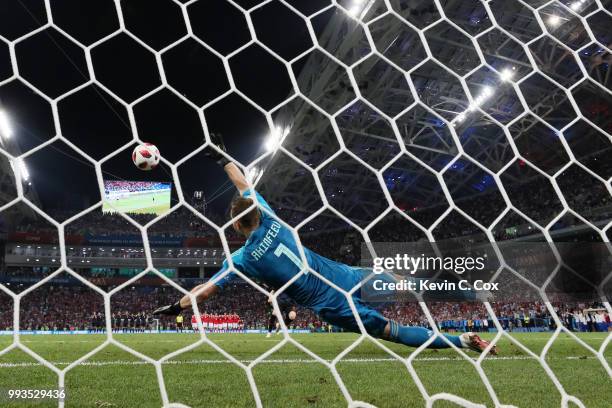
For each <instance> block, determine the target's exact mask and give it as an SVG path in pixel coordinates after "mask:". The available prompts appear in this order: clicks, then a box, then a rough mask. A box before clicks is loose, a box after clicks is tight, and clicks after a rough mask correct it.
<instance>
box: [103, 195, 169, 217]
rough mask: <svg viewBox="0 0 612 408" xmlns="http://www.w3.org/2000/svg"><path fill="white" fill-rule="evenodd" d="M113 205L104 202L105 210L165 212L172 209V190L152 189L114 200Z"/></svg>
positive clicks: (141, 212) (148, 212)
mask: <svg viewBox="0 0 612 408" xmlns="http://www.w3.org/2000/svg"><path fill="white" fill-rule="evenodd" d="M111 203H112V205H113V206H112V207H111V206H110V205H109V204H107V203H106V202H104V204H103V205H102V210H103V211H105V212H115V211H118V212H122V213H133V214H134V213H135V214H163V213H165V212H166V211H168V210H169V209H170V190H163V191H151V192H149V193H147V194H138V195H134V196H132V197H126V198H122V199H120V200H112V201H111Z"/></svg>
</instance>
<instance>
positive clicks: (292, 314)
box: [288, 310, 297, 320]
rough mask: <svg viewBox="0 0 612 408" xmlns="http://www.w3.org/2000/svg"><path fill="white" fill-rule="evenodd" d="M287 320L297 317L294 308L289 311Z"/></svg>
mask: <svg viewBox="0 0 612 408" xmlns="http://www.w3.org/2000/svg"><path fill="white" fill-rule="evenodd" d="M288 317H289V320H295V318H296V317H297V314H296V313H295V311H294V310H292V311H290V312H289V316H288Z"/></svg>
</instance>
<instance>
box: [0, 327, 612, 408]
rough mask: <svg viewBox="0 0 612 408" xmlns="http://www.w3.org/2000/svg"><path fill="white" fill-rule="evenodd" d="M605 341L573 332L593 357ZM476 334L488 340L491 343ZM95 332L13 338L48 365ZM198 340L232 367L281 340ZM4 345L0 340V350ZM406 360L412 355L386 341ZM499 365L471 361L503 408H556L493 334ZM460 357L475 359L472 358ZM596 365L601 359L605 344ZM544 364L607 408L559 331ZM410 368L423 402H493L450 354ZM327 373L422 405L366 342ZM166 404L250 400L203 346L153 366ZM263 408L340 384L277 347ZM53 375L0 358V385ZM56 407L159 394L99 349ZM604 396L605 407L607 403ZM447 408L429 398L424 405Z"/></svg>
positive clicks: (319, 338)
mask: <svg viewBox="0 0 612 408" xmlns="http://www.w3.org/2000/svg"><path fill="white" fill-rule="evenodd" d="M551 335H552V334H551V333H514V334H513V336H515V338H516V339H518V340H519V341H521V342H522V344H524V345H526V346H527V347H528V348H529V349H530V350H532V351H533V352H535V353H536V354H539V353H540V352H541V351H542V349H543V348H544V346H545V345H546V343H547V341H548V340H549V339H550V336H551ZM607 335H608V333H583V334H579V336H580V337H581V338H582V339H583V340H584V341H585V342H586V343H587V344H589V345H590V346H591V347H593V348H595V349H598V348H599V347H601V345H602V344H603V342H604V340H605V338H606V336H607ZM484 337H488V338H491V337H492V336H491V335H485V336H484ZM105 338H106V337H105V336H104V335H66V336H60V335H55V336H26V335H24V336H22V337H21V341H22V342H23V344H24V345H26V346H27V347H28V348H30V349H32V350H34V351H35V352H37V353H38V354H40V355H41V356H42V357H44V358H45V359H47V360H48V361H51V362H53V363H55V364H57V366H58V367H59V368H63V367H66V365H67V364H69V363H70V362H72V361H74V360H76V359H78V358H79V357H81V356H83V355H84V354H86V353H87V352H89V351H90V350H92V349H94V348H95V347H97V346H98V345H99V344H101V343H102V342H103V341H104V340H105ZM114 338H116V339H117V340H118V341H120V342H121V343H123V344H125V345H127V346H129V347H131V348H133V349H134V350H137V351H139V352H141V353H143V354H145V355H147V356H149V357H152V358H154V359H159V358H161V357H162V356H164V355H166V354H168V353H171V352H173V351H175V350H177V349H179V348H182V347H185V346H187V345H189V344H193V343H194V342H196V341H197V340H198V338H199V336H198V335H195V334H187V333H185V334H115V335H114ZM209 338H210V339H211V340H213V341H214V342H215V344H217V345H218V346H219V347H221V348H222V349H224V350H225V351H227V352H228V353H230V354H231V355H233V356H234V357H235V358H236V359H238V360H240V361H243V362H245V363H248V362H250V361H252V360H253V359H255V358H257V357H258V356H260V355H261V354H263V353H264V352H266V351H268V350H269V349H270V348H272V347H273V346H275V345H276V344H278V343H279V342H280V341H281V340H282V339H283V337H282V336H280V335H278V336H275V337H272V338H269V339H267V338H265V336H264V335H258V334H211V335H209ZM293 338H294V339H295V340H297V341H298V342H299V343H301V344H302V345H304V346H305V347H307V348H308V349H309V350H311V351H312V352H314V353H316V354H318V355H319V356H320V357H322V358H323V359H326V360H332V359H333V358H335V357H336V356H337V355H338V354H339V353H340V352H342V350H344V349H345V348H346V347H348V346H349V345H350V344H352V343H353V342H354V341H355V340H356V339H357V338H358V336H357V335H354V334H302V335H293ZM11 341H12V338H11V337H9V336H3V338H0V350H2V349H4V348H5V347H7V346H9V345H10V344H11ZM385 344H386V345H387V346H389V347H390V348H391V349H392V350H394V351H395V352H397V353H398V354H400V355H402V356H408V355H409V354H410V353H411V352H412V351H413V349H411V348H408V347H404V346H400V345H397V344H393V343H387V342H385ZM499 346H500V348H501V355H500V356H499V357H488V358H487V359H485V361H484V362H483V364H482V367H483V369H484V371H485V372H486V374H487V376H488V378H489V379H490V381H491V384H492V386H493V388H494V390H495V392H496V393H497V395H498V397H499V399H500V402H501V403H502V404H510V405H515V406H519V407H535V406H537V407H559V406H560V404H561V396H560V394H559V392H558V391H557V388H556V387H555V385H554V383H553V382H552V381H551V379H550V378H549V377H548V376H547V374H546V372H545V370H544V369H543V368H542V366H541V365H540V364H539V362H538V361H537V360H534V359H532V358H530V357H529V356H528V355H527V354H525V353H524V352H523V351H522V350H521V349H520V348H518V347H517V346H516V345H514V344H513V343H512V342H511V341H509V340H508V339H506V338H503V339H502V340H501V341H500V343H499ZM470 355H472V356H474V357H475V356H476V354H473V353H471V354H470ZM605 357H606V359H607V362H608V364H610V363H611V362H612V350H611V347H608V348H607V350H606V354H605ZM546 361H547V363H548V364H549V366H550V368H551V369H552V370H553V372H554V373H555V375H556V377H557V379H558V380H559V382H560V383H561V385H562V386H563V387H564V388H565V390H566V392H568V393H569V394H571V395H574V396H576V397H578V398H580V399H581V400H582V401H583V402H584V404H585V405H586V406H587V407H602V408H603V407H610V406H611V405H612V403H611V402H612V399H611V398H612V397H610V389H612V388H611V386H612V381H611V379H610V377H609V376H608V374H607V373H606V371H605V370H604V368H603V367H602V364H601V363H600V361H599V360H597V359H595V358H594V356H593V355H592V354H591V353H590V352H589V351H588V350H587V349H585V348H584V347H582V346H581V345H580V344H579V343H577V342H575V341H574V340H573V339H572V338H570V337H569V336H567V335H563V334H562V335H560V336H559V338H558V339H557V340H556V341H555V342H554V343H553V345H552V347H551V348H550V349H549V351H548V353H547V354H546ZM413 367H414V369H415V371H416V373H417V374H418V376H419V378H420V379H421V381H422V382H423V385H424V387H425V389H426V390H427V392H428V393H429V394H430V395H431V394H435V393H440V392H448V393H453V394H456V395H459V396H461V397H463V398H465V399H467V400H470V401H473V402H476V403H481V404H485V405H486V406H493V402H492V400H491V398H490V396H489V394H488V392H487V390H486V388H485V386H484V384H483V382H482V381H481V379H480V377H479V375H478V373H477V371H476V370H475V369H474V368H473V366H472V365H471V364H470V363H468V362H467V361H465V360H464V359H462V358H461V357H459V355H458V354H457V353H455V352H453V351H449V350H442V351H434V350H425V351H424V352H423V353H421V354H419V356H418V357H417V358H416V360H415V361H414V363H413ZM337 370H338V374H339V375H340V377H341V378H342V380H343V381H344V383H345V385H346V387H347V390H348V392H349V393H350V395H351V396H352V398H353V399H355V400H361V401H365V402H368V403H370V404H374V405H375V406H377V407H398V408H399V407H416V406H424V405H425V402H424V400H423V398H422V397H421V393H420V392H419V390H418V389H417V387H416V385H415V382H414V381H413V379H412V377H411V376H410V373H409V371H408V370H407V369H406V367H405V366H404V365H403V364H402V363H400V362H399V361H397V360H394V359H393V358H391V356H390V355H388V354H386V353H385V352H384V351H383V350H381V349H380V348H378V347H376V346H375V345H374V344H373V343H370V342H369V341H367V340H365V341H364V342H363V343H361V344H360V345H358V346H357V347H356V348H355V349H354V350H353V351H352V352H351V353H349V354H348V355H347V356H346V357H345V358H344V359H343V360H342V361H341V362H340V363H338V365H337ZM163 375H164V380H165V383H166V388H167V390H168V395H169V398H170V401H171V402H180V403H182V404H186V405H189V406H191V407H232V408H238V407H252V406H254V399H253V394H252V392H251V389H250V387H249V384H248V381H247V376H246V374H245V372H244V371H243V370H242V369H241V368H239V367H238V366H236V365H234V364H231V363H228V361H227V360H226V359H225V358H224V357H223V355H221V354H220V353H218V352H217V351H215V350H214V349H213V348H212V347H210V346H208V345H202V346H199V347H197V348H196V349H194V350H191V351H188V352H186V353H184V354H181V355H179V356H177V357H175V358H173V359H172V360H170V361H169V363H168V364H164V365H163ZM253 375H254V378H255V382H256V384H257V387H258V389H259V393H260V396H261V400H262V403H263V405H264V406H265V407H326V408H327V407H345V406H347V404H346V400H345V399H344V397H343V395H342V393H341V391H340V389H339V387H338V386H337V383H336V381H335V380H334V377H333V376H332V374H331V372H330V370H329V369H327V368H326V367H325V366H324V365H322V364H320V363H318V362H316V361H315V360H313V359H312V358H311V357H310V356H308V355H307V354H305V353H303V352H302V351H301V350H299V349H298V348H297V347H295V346H293V345H291V344H287V345H285V346H284V347H282V348H281V349H279V350H278V351H277V352H275V353H273V354H271V355H270V356H269V357H268V358H267V359H266V360H264V362H262V363H260V364H258V365H256V366H255V368H254V369H253ZM56 387H57V377H56V376H55V374H54V373H53V372H52V371H51V370H49V369H47V368H46V367H44V366H41V365H39V364H38V363H37V362H35V360H33V359H32V358H31V357H30V356H28V355H27V354H25V353H24V352H23V351H21V350H18V349H13V350H11V351H10V352H8V353H6V354H4V355H2V356H0V389H1V390H3V392H6V390H7V389H14V388H19V389H52V388H56ZM66 392H67V400H66V407H98V408H102V407H160V406H161V405H162V403H161V397H160V392H159V387H158V382H157V377H156V374H155V370H154V368H153V366H152V365H150V364H148V363H145V362H143V361H142V360H139V359H138V358H136V357H134V356H133V355H131V354H128V353H126V352H125V351H123V350H121V349H120V348H118V347H117V346H114V345H108V346H107V347H106V348H104V349H103V350H101V351H100V352H99V353H98V354H96V355H94V356H93V357H92V358H90V359H89V360H87V362H86V364H84V365H81V366H77V367H75V368H74V369H72V370H71V371H69V372H68V374H67V375H66ZM606 399H607V401H606ZM0 405H1V406H2V407H51V406H57V403H52V402H51V401H38V402H31V403H24V402H20V403H7V402H6V401H3V402H2V403H1V404H0ZM451 406H455V405H453V404H451V403H450V402H445V401H441V402H436V403H435V404H434V407H436V408H437V407H451Z"/></svg>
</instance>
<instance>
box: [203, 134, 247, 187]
mask: <svg viewBox="0 0 612 408" xmlns="http://www.w3.org/2000/svg"><path fill="white" fill-rule="evenodd" d="M210 141H211V142H212V143H213V144H214V145H215V146H216V147H217V148H218V149H219V150H220V151H222V152H225V151H226V149H225V143H223V137H222V136H221V135H219V134H215V133H211V134H210ZM206 155H207V156H208V157H210V158H211V159H213V160H214V161H216V162H217V164H218V165H219V166H221V167H223V170H225V173H227V176H228V177H229V179H230V181H231V182H232V183H234V186H236V188H237V189H238V191H239V192H240V195H242V194H243V193H244V192H245V191H247V190H248V189H249V182H248V181H247V179H246V177H245V176H244V174H243V173H242V171H241V170H240V168H239V167H238V166H236V164H234V163H232V162H230V161H229V160H228V159H227V158H226V157H225V156H224V155H223V154H221V153H219V152H218V151H216V150H214V149H210V150H208V151H207V152H206Z"/></svg>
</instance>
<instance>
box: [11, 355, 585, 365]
mask: <svg viewBox="0 0 612 408" xmlns="http://www.w3.org/2000/svg"><path fill="white" fill-rule="evenodd" d="M594 359H595V357H592V356H566V357H546V360H594ZM474 360H476V359H474ZM507 360H537V359H534V358H533V357H529V356H502V357H499V356H497V357H494V356H489V357H488V358H487V359H486V360H485V361H507ZM238 361H240V362H241V363H243V364H250V363H252V362H253V361H254V359H252V360H238ZM393 361H396V362H400V361H399V360H397V359H395V358H346V359H342V360H341V361H340V362H339V363H338V364H341V363H386V362H393ZM413 361H457V362H462V361H465V359H464V358H461V357H420V358H415V359H414V360H413ZM328 362H330V363H331V361H328ZM51 364H53V365H56V366H66V365H69V364H72V361H55V362H52V363H51ZM150 364H151V363H148V362H146V361H129V360H111V361H85V362H82V363H80V364H79V366H93V367H101V366H121V365H127V366H130V365H133V366H139V365H150ZM183 364H185V365H199V364H228V365H233V364H235V363H233V362H231V361H229V360H220V359H217V360H215V359H210V360H168V361H164V362H163V363H162V366H163V365H183ZM258 364H321V363H320V362H318V361H316V360H310V359H300V358H289V359H275V360H263V361H260V362H259V363H258ZM38 366H42V364H40V363H34V362H23V363H0V368H17V367H19V368H21V367H38Z"/></svg>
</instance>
